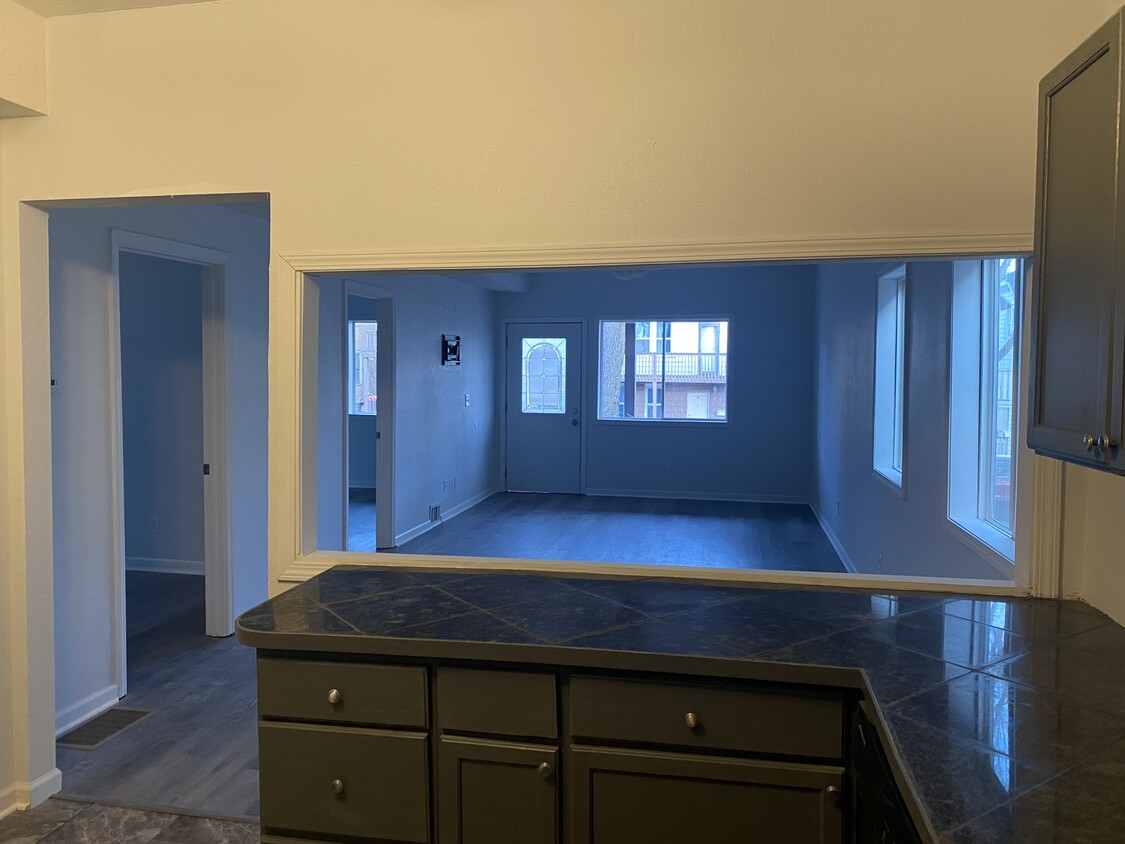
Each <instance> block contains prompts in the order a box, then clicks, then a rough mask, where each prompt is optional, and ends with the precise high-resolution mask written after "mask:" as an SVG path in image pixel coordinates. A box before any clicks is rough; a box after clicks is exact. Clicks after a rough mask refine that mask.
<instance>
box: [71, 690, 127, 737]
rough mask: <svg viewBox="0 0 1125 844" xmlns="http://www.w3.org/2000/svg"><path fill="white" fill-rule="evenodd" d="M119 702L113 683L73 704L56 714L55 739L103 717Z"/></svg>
mask: <svg viewBox="0 0 1125 844" xmlns="http://www.w3.org/2000/svg"><path fill="white" fill-rule="evenodd" d="M119 700H121V696H120V695H119V694H118V687H117V684H116V683H112V684H110V685H108V686H105V687H104V688H101V689H98V690H97V691H96V692H94V693H93V694H90V695H86V697H84V698H82V700H80V701H78V702H77V703H72V704H71V705H70V706H68V707H66V708H65V709H60V710H59V711H58V712H57V713H56V714H55V737H56V738H57V737H58V736H61V735H62V734H63V733H65V732H67V731H68V730H72V729H74V728H75V727H77V726H78V725H79V724H84V723H86V722H87V721H89V720H90V719H91V718H95V717H97V716H98V715H101V714H102V713H103V712H105V711H106V710H107V709H110V708H111V707H113V706H114V704H116V703H117V701H119Z"/></svg>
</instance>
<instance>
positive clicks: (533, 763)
mask: <svg viewBox="0 0 1125 844" xmlns="http://www.w3.org/2000/svg"><path fill="white" fill-rule="evenodd" d="M557 766H558V750H557V748H555V747H551V746H544V747H539V746H536V745H528V744H514V743H510V742H499V741H485V740H484V739H471V738H459V737H451V736H444V737H443V738H442V739H441V743H440V750H439V759H438V841H439V842H440V844H556V842H557V841H558V830H559V818H558V802H559V799H558V778H557V774H556V771H557V770H558V767H557Z"/></svg>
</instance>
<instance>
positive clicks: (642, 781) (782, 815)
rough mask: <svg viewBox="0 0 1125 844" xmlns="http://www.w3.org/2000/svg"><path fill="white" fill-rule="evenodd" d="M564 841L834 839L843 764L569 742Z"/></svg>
mask: <svg viewBox="0 0 1125 844" xmlns="http://www.w3.org/2000/svg"><path fill="white" fill-rule="evenodd" d="M570 764H571V770H570V780H569V783H568V785H569V793H570V800H571V820H570V827H571V830H572V837H571V841H572V842H573V844H619V842H623V841H643V842H645V844H684V842H689V841H706V842H708V844H754V843H755V842H762V844H769V843H770V842H778V841H785V842H787V844H830V843H831V844H839V842H840V841H841V840H842V838H843V829H844V824H843V813H842V811H841V799H840V797H841V793H842V786H843V770H842V769H841V768H837V767H829V766H820V765H798V764H788V763H784V762H759V761H754V760H749V759H737V758H723V757H711V756H696V755H690V754H686V753H662V752H657V751H643V750H627V749H606V748H588V747H576V748H574V750H573V752H572V753H571V763H570Z"/></svg>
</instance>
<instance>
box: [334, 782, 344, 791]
mask: <svg viewBox="0 0 1125 844" xmlns="http://www.w3.org/2000/svg"><path fill="white" fill-rule="evenodd" d="M332 793H333V794H343V793H344V781H343V780H332Z"/></svg>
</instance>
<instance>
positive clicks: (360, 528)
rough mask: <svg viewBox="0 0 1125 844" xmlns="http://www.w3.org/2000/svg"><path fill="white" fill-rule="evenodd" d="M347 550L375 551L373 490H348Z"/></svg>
mask: <svg viewBox="0 0 1125 844" xmlns="http://www.w3.org/2000/svg"><path fill="white" fill-rule="evenodd" d="M348 550H349V551H374V550H375V490H373V489H349V490H348Z"/></svg>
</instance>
